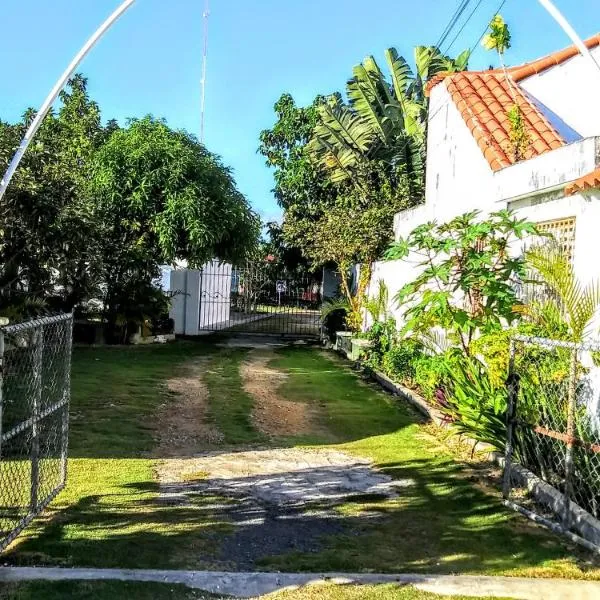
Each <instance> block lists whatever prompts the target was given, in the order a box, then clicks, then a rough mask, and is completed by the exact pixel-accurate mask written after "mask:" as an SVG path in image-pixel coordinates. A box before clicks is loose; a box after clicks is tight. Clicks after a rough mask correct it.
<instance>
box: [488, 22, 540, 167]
mask: <svg viewBox="0 0 600 600" xmlns="http://www.w3.org/2000/svg"><path fill="white" fill-rule="evenodd" d="M489 28H490V32H489V33H488V34H487V35H486V36H485V37H484V38H483V41H482V44H483V46H484V48H486V49H487V50H495V51H496V52H497V53H498V59H499V61H500V65H501V66H502V70H503V71H504V78H505V79H506V84H507V86H508V89H509V91H510V95H511V97H512V101H513V105H512V107H511V108H510V110H509V111H508V113H507V116H508V120H509V123H510V134H509V139H510V143H511V147H512V154H513V157H514V160H515V161H517V162H518V161H520V160H523V159H524V158H525V154H526V152H527V149H528V148H529V144H530V143H531V140H530V137H529V132H528V131H527V128H526V126H525V119H524V116H523V111H522V110H521V107H520V106H519V103H518V102H517V95H516V92H515V86H514V83H513V81H512V79H511V78H510V76H509V75H508V71H507V70H506V63H505V61H504V53H505V52H506V51H507V50H508V49H509V48H510V43H511V34H510V30H509V28H508V25H507V24H506V23H505V21H504V19H503V18H502V15H496V16H495V17H494V18H493V19H492V20H491V21H490V24H489Z"/></svg>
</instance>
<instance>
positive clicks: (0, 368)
mask: <svg viewBox="0 0 600 600" xmlns="http://www.w3.org/2000/svg"><path fill="white" fill-rule="evenodd" d="M3 408H4V331H2V329H0V460H1V459H2V420H3Z"/></svg>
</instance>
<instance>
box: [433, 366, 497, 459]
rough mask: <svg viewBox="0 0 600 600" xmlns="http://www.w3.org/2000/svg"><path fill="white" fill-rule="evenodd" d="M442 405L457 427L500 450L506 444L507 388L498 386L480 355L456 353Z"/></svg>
mask: <svg viewBox="0 0 600 600" xmlns="http://www.w3.org/2000/svg"><path fill="white" fill-rule="evenodd" d="M447 375H448V378H447V385H446V386H445V389H444V391H445V400H446V403H447V405H446V406H445V407H444V408H443V410H444V412H445V413H446V414H448V415H449V416H450V417H451V418H452V420H453V427H454V429H455V430H456V431H457V432H458V433H461V434H466V435H468V436H469V437H472V438H474V439H476V440H478V441H480V442H487V443H488V444H491V445H492V446H494V448H496V449H497V450H504V446H505V444H506V410H507V399H508V397H507V388H506V386H503V387H497V386H495V385H494V383H493V382H492V380H491V378H490V372H489V370H488V368H487V367H486V365H485V364H484V363H483V362H481V361H480V360H478V359H477V358H473V357H469V356H465V355H461V356H458V355H456V360H454V361H453V363H452V367H451V372H447Z"/></svg>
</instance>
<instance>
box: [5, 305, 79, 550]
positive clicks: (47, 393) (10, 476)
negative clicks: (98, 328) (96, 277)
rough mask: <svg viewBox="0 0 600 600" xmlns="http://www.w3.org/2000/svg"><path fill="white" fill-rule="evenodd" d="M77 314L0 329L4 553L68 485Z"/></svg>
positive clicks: (47, 318)
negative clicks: (72, 345)
mask: <svg viewBox="0 0 600 600" xmlns="http://www.w3.org/2000/svg"><path fill="white" fill-rule="evenodd" d="M72 331H73V319H72V316H71V315H60V316H54V317H46V318H42V319H36V320H33V321H28V322H25V323H20V324H16V325H11V326H8V327H4V328H0V551H2V550H4V549H5V548H6V547H7V546H8V545H9V544H10V543H11V542H12V541H13V540H14V539H15V538H16V537H17V536H18V535H19V533H20V532H21V531H22V530H23V529H24V528H25V527H26V526H27V525H28V524H29V523H30V522H31V520H32V519H33V518H34V517H35V516H36V515H38V514H39V513H40V512H41V511H42V510H43V509H44V508H45V507H46V506H47V505H48V504H49V503H50V502H51V501H52V500H53V499H54V498H55V496H56V495H57V494H58V492H60V490H61V489H62V488H63V487H64V485H65V482H66V476H67V442H68V425H69V399H70V373H71V340H72Z"/></svg>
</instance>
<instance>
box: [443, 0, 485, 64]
mask: <svg viewBox="0 0 600 600" xmlns="http://www.w3.org/2000/svg"><path fill="white" fill-rule="evenodd" d="M482 3H483V0H479V1H478V2H477V4H476V5H475V8H474V9H473V10H472V11H471V13H470V14H469V16H468V17H467V20H466V21H465V22H464V23H463V24H462V27H461V28H460V29H459V30H458V33H457V34H456V35H455V36H454V37H453V38H452V41H451V42H450V44H449V46H448V47H447V48H446V50H444V54H447V53H448V52H449V50H450V48H452V46H454V44H455V42H456V40H457V39H458V38H459V37H460V34H461V33H462V32H463V31H464V30H465V27H466V26H467V25H468V24H469V22H470V21H471V19H472V18H473V17H474V16H475V13H476V12H477V11H478V10H479V7H480V6H481V5H482Z"/></svg>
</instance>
